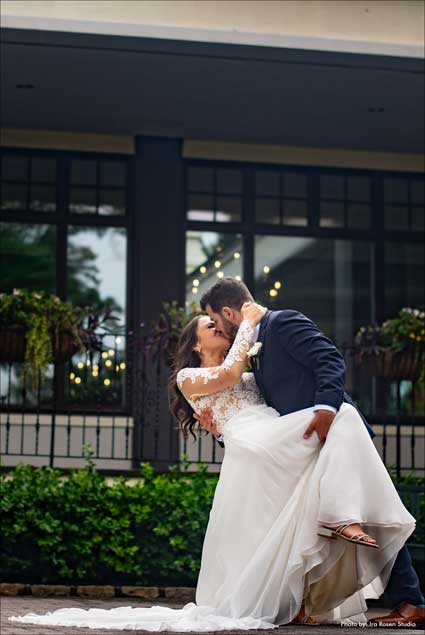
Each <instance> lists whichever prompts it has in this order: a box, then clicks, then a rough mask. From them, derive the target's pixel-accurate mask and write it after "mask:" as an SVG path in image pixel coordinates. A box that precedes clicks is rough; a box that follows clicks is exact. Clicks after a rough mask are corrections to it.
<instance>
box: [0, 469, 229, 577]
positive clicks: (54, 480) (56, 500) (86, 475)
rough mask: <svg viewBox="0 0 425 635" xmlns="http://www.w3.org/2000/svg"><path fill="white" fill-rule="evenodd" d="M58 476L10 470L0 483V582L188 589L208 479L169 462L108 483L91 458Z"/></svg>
mask: <svg viewBox="0 0 425 635" xmlns="http://www.w3.org/2000/svg"><path fill="white" fill-rule="evenodd" d="M86 461H87V465H86V467H85V468H83V469H79V470H75V471H72V472H71V473H70V474H69V475H67V476H64V475H63V473H62V472H61V471H60V470H58V469H52V468H49V467H41V468H34V467H32V466H29V465H24V464H20V465H18V466H17V467H16V468H15V469H14V470H13V472H12V473H11V474H12V478H10V477H9V478H8V477H7V476H6V475H5V474H3V475H2V476H1V477H0V514H1V528H2V530H1V553H0V571H1V578H2V581H8V582H26V583H45V584H47V583H50V584H54V583H64V584H76V583H78V584H106V583H108V584H117V585H119V584H144V585H161V584H162V585H164V584H166V585H195V584H196V580H197V577H198V571H199V566H200V560H201V552H202V543H203V539H204V534H205V530H206V526H207V523H208V518H209V512H210V508H211V504H212V500H213V496H214V491H215V487H216V484H217V476H216V475H211V476H210V475H208V474H206V471H207V466H205V465H200V466H199V468H198V471H197V472H194V473H193V472H191V473H188V472H187V469H188V466H189V463H187V462H185V463H184V465H183V467H184V470H185V471H184V472H183V473H182V472H181V471H179V469H178V467H177V466H173V467H171V468H170V470H169V472H168V473H166V474H155V472H154V470H153V468H152V466H151V465H150V464H147V463H145V464H142V465H141V470H140V471H141V476H142V477H143V481H140V482H138V483H137V484H136V485H129V484H127V482H126V481H127V479H126V478H125V477H118V478H117V479H116V480H115V481H114V483H113V484H112V485H108V484H107V480H106V477H105V476H103V475H101V474H99V472H97V470H96V469H95V467H94V464H93V462H92V461H91V459H86Z"/></svg>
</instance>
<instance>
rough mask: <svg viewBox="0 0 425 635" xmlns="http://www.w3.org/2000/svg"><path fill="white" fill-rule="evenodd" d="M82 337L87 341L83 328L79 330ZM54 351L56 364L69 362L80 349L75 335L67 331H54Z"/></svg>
mask: <svg viewBox="0 0 425 635" xmlns="http://www.w3.org/2000/svg"><path fill="white" fill-rule="evenodd" d="M78 332H79V335H80V337H81V339H82V340H83V341H85V339H86V337H85V333H84V331H82V330H81V329H80V330H79V331H78ZM51 337H52V353H53V359H54V361H55V363H56V364H61V363H63V362H69V360H70V359H71V358H72V356H73V355H75V353H76V352H77V351H78V350H79V346H78V344H77V342H76V341H75V337H74V336H73V335H72V334H71V333H68V332H67V331H60V332H59V333H58V334H55V333H52V336H51Z"/></svg>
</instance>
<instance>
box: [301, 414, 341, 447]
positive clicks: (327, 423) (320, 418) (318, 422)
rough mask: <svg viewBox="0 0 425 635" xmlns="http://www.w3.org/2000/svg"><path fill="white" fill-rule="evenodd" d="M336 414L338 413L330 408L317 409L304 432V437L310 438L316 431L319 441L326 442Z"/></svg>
mask: <svg viewBox="0 0 425 635" xmlns="http://www.w3.org/2000/svg"><path fill="white" fill-rule="evenodd" d="M335 416H336V415H335V414H334V413H333V412H331V411H330V410H316V412H315V413H314V417H313V419H312V421H311V423H310V425H309V426H308V428H307V430H306V431H305V432H304V439H309V438H310V437H311V435H312V434H313V433H314V432H316V434H317V436H318V437H319V441H321V442H322V443H324V442H325V441H326V437H327V436H328V432H329V428H330V427H331V425H332V421H333V420H334V419H335Z"/></svg>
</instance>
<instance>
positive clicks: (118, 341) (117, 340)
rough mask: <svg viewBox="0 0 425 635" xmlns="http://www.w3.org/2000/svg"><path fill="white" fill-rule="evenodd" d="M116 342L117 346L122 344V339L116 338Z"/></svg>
mask: <svg viewBox="0 0 425 635" xmlns="http://www.w3.org/2000/svg"><path fill="white" fill-rule="evenodd" d="M115 342H116V343H117V344H121V338H120V336H118V337H116V338H115Z"/></svg>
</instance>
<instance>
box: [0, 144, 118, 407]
mask: <svg viewBox="0 0 425 635" xmlns="http://www.w3.org/2000/svg"><path fill="white" fill-rule="evenodd" d="M0 159H1V179H0V180H1V186H2V187H1V209H0V214H1V221H2V222H0V270H1V276H0V291H2V292H11V291H12V290H13V289H14V288H27V289H30V290H42V291H46V292H48V293H56V294H57V295H59V296H61V297H66V299H67V300H68V301H71V302H72V303H73V304H74V305H78V306H83V307H85V306H91V307H93V308H94V309H95V310H98V311H103V310H104V309H105V308H106V307H107V306H108V307H110V308H111V309H112V312H113V315H114V316H116V317H117V318H118V321H117V322H115V323H114V324H115V326H116V330H117V333H114V334H113V335H108V336H104V337H103V340H102V350H101V351H98V352H96V353H94V354H92V355H91V356H86V355H81V354H80V353H78V354H76V355H74V357H73V358H72V360H71V361H70V362H69V364H68V366H69V373H68V374H67V375H66V379H67V381H66V382H65V384H66V385H65V387H64V386H63V385H62V384H61V385H60V386H59V387H57V389H58V395H62V394H65V397H70V398H71V402H72V403H73V404H76V403H78V402H80V403H84V404H85V405H86V406H87V405H88V404H92V402H94V401H95V402H96V403H99V398H100V397H101V399H100V401H101V403H102V404H105V406H107V407H109V406H111V405H116V406H118V407H119V406H120V404H122V403H123V402H124V399H125V382H126V379H125V372H126V339H125V337H123V336H122V335H120V334H121V333H122V330H123V326H124V325H125V324H126V322H127V317H126V311H127V307H126V288H127V270H126V263H127V224H128V220H127V217H126V196H127V183H126V166H127V159H126V158H125V157H118V156H109V155H108V156H104V155H101V156H97V155H92V154H90V155H88V154H87V155H86V154H82V155H81V156H76V154H75V153H67V152H50V151H44V152H42V151H23V150H16V151H15V150H13V151H12V150H4V151H3V152H2V155H1V157H0ZM47 212H48V214H47ZM21 213H22V214H23V213H25V222H18V221H19V214H21ZM76 214H78V215H79V216H78V220H77V219H76V216H75V215H76ZM84 216H86V218H84ZM107 216H116V217H117V216H118V217H120V218H115V219H114V220H113V226H111V225H110V223H109V220H108V218H106V217H107ZM9 218H10V219H9ZM77 223H78V224H77ZM81 223H83V224H81ZM108 326H111V324H110V323H109V325H108ZM0 372H1V373H3V375H4V374H5V373H6V375H4V376H8V377H9V379H8V386H9V388H8V390H9V392H10V397H9V398H8V401H9V402H10V403H17V404H18V403H25V404H29V403H36V401H37V398H38V397H37V395H36V394H35V393H34V391H32V390H31V389H30V388H29V385H28V382H27V386H26V387H25V386H24V382H23V374H22V368H21V366H20V365H14V366H13V368H11V369H9V368H8V367H2V369H0ZM8 373H9V374H8ZM47 374H48V377H47V379H46V381H45V382H44V384H43V387H42V394H41V395H40V396H39V398H40V401H41V403H46V404H51V402H52V390H53V375H54V367H53V366H51V367H49V368H48V369H47ZM9 375H10V376H9ZM58 377H63V373H62V370H60V371H59V374H58ZM0 384H1V381H0ZM3 385H4V384H3ZM64 388H65V392H64ZM102 391H103V392H102ZM58 398H59V397H58Z"/></svg>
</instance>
